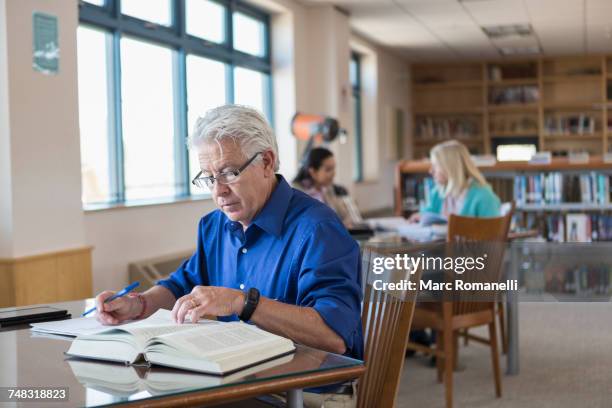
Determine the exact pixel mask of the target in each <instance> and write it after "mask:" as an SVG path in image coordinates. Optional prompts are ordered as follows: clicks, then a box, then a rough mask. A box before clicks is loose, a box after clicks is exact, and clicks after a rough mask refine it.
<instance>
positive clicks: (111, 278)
mask: <svg viewBox="0 0 612 408" xmlns="http://www.w3.org/2000/svg"><path fill="white" fill-rule="evenodd" d="M213 208H214V205H213V202H212V200H202V201H187V202H182V203H175V204H167V205H156V206H147V207H134V208H120V209H115V210H107V211H94V212H88V213H87V215H86V216H85V231H86V239H87V242H88V243H90V244H91V245H94V251H93V270H94V277H93V287H94V291H95V292H98V291H101V290H103V289H105V288H120V287H123V286H125V284H126V283H127V281H128V274H127V266H128V264H129V263H130V262H134V261H140V260H144V259H148V258H151V257H156V256H161V255H166V254H172V253H175V252H182V251H185V250H188V249H191V248H195V246H196V237H197V226H198V221H199V219H200V218H201V217H202V216H203V215H204V214H206V213H208V212H210V211H211V210H212V209H213Z"/></svg>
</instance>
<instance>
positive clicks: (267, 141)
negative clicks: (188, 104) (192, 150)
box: [189, 105, 280, 171]
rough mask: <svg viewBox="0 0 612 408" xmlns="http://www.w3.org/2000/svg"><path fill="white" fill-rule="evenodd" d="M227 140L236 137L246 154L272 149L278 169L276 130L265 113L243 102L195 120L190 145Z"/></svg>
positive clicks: (250, 154)
mask: <svg viewBox="0 0 612 408" xmlns="http://www.w3.org/2000/svg"><path fill="white" fill-rule="evenodd" d="M226 139H231V140H233V141H234V143H236V144H237V145H238V146H239V147H240V150H241V151H242V153H243V154H244V155H245V157H252V156H253V155H255V154H256V153H258V152H263V151H266V150H272V151H273V152H274V156H275V157H276V161H275V163H274V171H278V168H279V165H280V161H279V158H278V145H277V144H276V138H275V137H274V132H273V131H272V128H271V127H270V125H268V122H267V121H266V119H265V118H264V117H263V115H262V114H261V113H259V112H258V111H256V110H255V109H253V108H249V107H247V106H242V105H223V106H219V107H216V108H214V109H211V110H209V111H208V112H206V115H204V116H202V117H200V118H198V120H197V121H196V124H195V126H194V128H193V133H192V134H191V137H190V139H189V144H190V146H191V147H198V146H200V145H202V144H204V143H211V142H216V143H217V144H219V146H220V147H221V144H220V142H221V141H222V140H226ZM259 159H261V158H260V157H258V158H257V160H259Z"/></svg>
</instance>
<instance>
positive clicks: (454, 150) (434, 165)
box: [410, 140, 500, 222]
mask: <svg viewBox="0 0 612 408" xmlns="http://www.w3.org/2000/svg"><path fill="white" fill-rule="evenodd" d="M430 158H431V169H430V171H429V172H430V173H431V176H432V178H433V179H434V181H435V184H436V188H434V189H432V191H431V194H430V196H429V201H428V202H427V203H425V205H424V206H423V207H421V212H420V213H415V214H413V215H412V216H411V217H410V220H411V221H414V222H418V221H419V220H420V218H421V215H422V213H424V212H428V213H434V214H438V215H441V216H442V217H444V218H447V219H448V216H449V215H450V214H457V215H463V216H466V217H499V214H500V213H499V210H500V209H499V207H500V202H499V198H498V197H497V195H495V193H494V192H493V190H492V189H491V187H490V186H489V184H487V181H486V180H485V178H484V176H483V175H482V173H481V172H480V170H478V168H477V167H476V165H475V164H474V162H473V161H472V158H471V157H470V153H469V152H468V149H467V148H466V147H465V146H464V145H463V144H462V143H460V142H458V141H456V140H449V141H447V142H443V143H439V144H437V145H435V146H434V147H433V148H432V149H431V152H430Z"/></svg>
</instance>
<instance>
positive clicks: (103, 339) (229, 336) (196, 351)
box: [66, 310, 295, 375]
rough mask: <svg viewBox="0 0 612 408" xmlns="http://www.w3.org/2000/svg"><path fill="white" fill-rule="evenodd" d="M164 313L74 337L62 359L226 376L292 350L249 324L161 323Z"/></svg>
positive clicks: (281, 339) (287, 342)
mask: <svg viewBox="0 0 612 408" xmlns="http://www.w3.org/2000/svg"><path fill="white" fill-rule="evenodd" d="M168 313H170V312H169V311H167V310H159V311H157V312H156V313H155V314H153V315H152V316H151V317H149V318H147V319H144V320H140V321H137V322H132V323H129V324H125V325H122V326H116V327H112V326H111V327H106V328H105V329H104V330H102V331H99V332H96V333H93V334H83V335H79V336H78V337H77V338H76V339H75V340H74V341H73V342H72V344H71V346H70V349H69V350H68V351H67V352H66V354H67V355H68V356H72V357H81V358H88V359H94V360H106V361H115V362H121V363H126V364H156V365H161V366H166V367H173V368H180V369H184V370H190V371H197V372H201V373H207V374H214V375H226V374H229V373H233V372H235V371H238V370H240V369H243V368H246V367H249V366H252V365H255V364H258V363H261V362H264V361H268V360H271V359H273V358H275V357H279V356H282V355H286V354H290V353H292V352H294V351H295V346H294V344H293V342H292V341H291V340H289V339H286V338H284V337H281V336H277V335H275V334H272V333H268V332H266V331H264V330H261V329H259V328H257V327H256V326H254V325H250V324H246V323H243V322H229V323H225V322H218V321H213V320H207V321H200V322H199V323H187V324H176V323H173V322H170V323H168V322H163V320H164V316H166V315H167V314H168ZM160 321H161V323H160Z"/></svg>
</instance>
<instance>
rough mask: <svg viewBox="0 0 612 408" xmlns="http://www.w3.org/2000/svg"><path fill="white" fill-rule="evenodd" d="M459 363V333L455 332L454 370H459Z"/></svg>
mask: <svg viewBox="0 0 612 408" xmlns="http://www.w3.org/2000/svg"><path fill="white" fill-rule="evenodd" d="M458 361H459V331H456V332H453V370H455V371H456V370H457V364H458Z"/></svg>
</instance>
